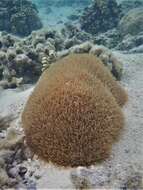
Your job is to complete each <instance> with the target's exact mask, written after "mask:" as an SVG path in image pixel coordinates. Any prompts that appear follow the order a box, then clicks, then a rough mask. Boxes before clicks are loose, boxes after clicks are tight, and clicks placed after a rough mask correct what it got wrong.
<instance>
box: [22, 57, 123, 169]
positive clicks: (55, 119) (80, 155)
mask: <svg viewBox="0 0 143 190" xmlns="http://www.w3.org/2000/svg"><path fill="white" fill-rule="evenodd" d="M71 57H72V56H71ZM71 57H69V58H65V59H63V62H64V61H65V60H67V61H68V63H69V70H68V69H67V70H66V72H61V70H62V69H61V68H62V67H63V66H65V65H64V64H62V63H61V62H60V61H58V62H57V63H54V64H53V65H52V66H51V67H50V68H49V69H47V70H45V71H44V73H43V74H42V76H41V77H40V80H39V82H38V84H37V86H36V88H35V90H34V91H33V93H32V95H31V96H30V98H29V100H28V102H27V104H26V106H25V109H24V111H23V114H22V124H23V128H24V131H25V134H26V140H27V144H28V145H29V147H30V148H31V150H32V151H33V152H34V153H35V154H37V155H38V156H39V158H41V159H43V160H45V161H47V162H52V163H54V164H55V165H58V166H65V167H76V166H90V165H92V164H95V163H97V162H100V161H103V160H105V159H106V158H108V157H109V155H110V151H111V147H112V144H113V143H114V142H115V141H116V140H117V139H118V137H119V135H120V132H121V129H122V128H123V125H124V116H123V113H122V111H121V108H120V107H119V105H118V104H117V102H116V100H115V98H114V97H113V95H112V94H111V92H110V91H109V89H108V88H106V87H105V86H104V85H103V83H102V82H101V81H100V80H99V79H98V78H97V77H96V76H94V78H93V77H92V74H91V79H92V80H94V85H92V82H91V81H90V80H91V79H90V80H89V81H85V80H88V77H89V75H90V74H89V73H88V72H87V73H86V72H85V71H84V70H82V69H81V71H80V73H79V74H78V72H75V73H74V71H75V69H73V70H71V69H72V65H73V66H74V64H72V63H70V61H71ZM83 57H84V56H83ZM73 60H74V61H76V62H77V61H79V60H78V56H77V57H75V58H74V59H73ZM61 61H62V60H61ZM91 63H92V62H91ZM73 68H74V67H73ZM81 68H82V65H81ZM85 68H86V69H87V71H88V67H87V66H86V67H85ZM63 69H64V67H63ZM55 71H56V72H55ZM71 71H73V73H74V74H73V75H72V74H71V73H72V72H71ZM78 71H79V70H78ZM103 71H104V70H103ZM105 71H106V70H105ZM54 73H55V74H54ZM104 74H106V73H103V75H104ZM85 75H86V76H85ZM68 76H69V77H68ZM76 76H77V77H76ZM84 76H85V80H84ZM80 77H81V78H82V77H83V78H82V80H79V78H80Z"/></svg>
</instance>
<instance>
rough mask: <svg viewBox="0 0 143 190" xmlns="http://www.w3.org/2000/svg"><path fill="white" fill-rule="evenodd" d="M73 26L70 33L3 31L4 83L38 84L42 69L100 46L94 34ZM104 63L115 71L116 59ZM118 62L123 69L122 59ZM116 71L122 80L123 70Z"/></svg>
mask: <svg viewBox="0 0 143 190" xmlns="http://www.w3.org/2000/svg"><path fill="white" fill-rule="evenodd" d="M70 27H72V26H68V29H66V31H69V32H67V33H66V35H65V34H61V33H59V32H56V31H55V30H48V29H42V30H39V31H36V32H32V34H31V35H29V36H28V37H25V38H23V39H20V38H18V37H15V36H13V35H10V34H7V33H2V34H1V35H0V44H1V49H0V80H1V81H0V86H1V87H3V88H16V87H18V86H19V85H21V84H25V83H34V82H36V81H37V79H38V78H39V76H40V75H41V71H44V70H45V68H47V67H49V66H50V65H51V63H53V62H55V61H56V60H58V59H60V58H61V57H63V56H67V55H68V54H71V53H89V52H90V50H91V49H92V48H93V49H94V46H96V45H94V43H93V42H92V40H90V38H91V36H90V35H87V33H85V32H81V30H77V31H76V29H77V28H76V27H75V28H73V32H72V30H70ZM70 31H71V32H70ZM62 32H63V31H62ZM96 48H97V49H98V48H100V46H96ZM103 49H105V48H104V47H103ZM107 51H109V50H108V49H107ZM104 52H105V51H104ZM99 58H100V57H99ZM104 64H105V65H106V66H108V68H109V69H110V70H111V72H112V68H113V63H112V60H110V59H107V62H106V61H105V60H104ZM117 65H118V66H119V65H120V66H119V67H121V68H122V64H121V63H119V61H118V64H117ZM119 67H118V68H119ZM116 68H117V67H116ZM116 68H115V69H114V70H116ZM112 73H113V74H114V76H115V77H116V78H117V79H120V78H121V75H122V69H121V70H117V72H116V75H115V72H112Z"/></svg>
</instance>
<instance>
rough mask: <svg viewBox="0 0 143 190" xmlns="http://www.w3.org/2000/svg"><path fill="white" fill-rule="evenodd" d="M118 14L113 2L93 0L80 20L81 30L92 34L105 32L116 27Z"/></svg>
mask: <svg viewBox="0 0 143 190" xmlns="http://www.w3.org/2000/svg"><path fill="white" fill-rule="evenodd" d="M120 12H121V10H120V7H119V6H118V5H117V3H116V1H115V0H93V3H92V4H91V6H89V7H87V8H86V9H85V11H84V12H83V15H82V16H81V18H80V23H81V28H82V29H83V30H85V31H86V32H89V33H92V34H97V33H99V32H106V31H107V30H109V29H112V28H114V27H115V26H117V24H118V22H119V19H120Z"/></svg>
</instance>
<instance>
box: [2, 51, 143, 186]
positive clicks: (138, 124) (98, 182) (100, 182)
mask: <svg viewBox="0 0 143 190" xmlns="http://www.w3.org/2000/svg"><path fill="white" fill-rule="evenodd" d="M116 55H117V56H118V58H119V59H120V60H121V61H122V62H123V64H124V71H125V72H124V76H123V79H122V85H123V86H124V87H125V88H126V89H127V91H128V94H129V101H128V103H127V105H126V106H125V108H124V113H125V117H126V126H125V130H124V134H123V136H122V138H121V140H120V141H119V142H118V143H117V144H116V145H114V147H113V151H112V155H111V159H110V160H108V161H106V162H105V163H103V164H102V165H100V166H96V167H95V166H93V167H92V168H91V169H85V168H83V171H82V170H81V173H80V174H78V173H77V170H74V171H73V174H74V175H76V176H78V177H79V178H80V177H83V176H84V177H85V178H87V179H88V181H89V183H90V184H91V187H99V188H100V187H101V186H102V187H105V188H107V187H108V188H109V187H110V188H112V189H115V188H121V187H122V186H124V184H125V183H126V181H127V179H128V178H129V177H131V176H135V175H137V174H138V175H142V176H143V54H130V55H123V54H121V53H117V52H116ZM31 91H32V88H30V89H28V90H26V91H23V92H17V90H5V91H3V92H0V113H1V114H3V115H5V114H6V113H19V112H20V111H21V109H22V108H23V105H24V103H25V101H26V99H27V98H28V96H29V94H30V93H31ZM24 164H25V165H26V166H27V167H29V171H30V170H35V173H36V172H38V173H39V175H40V176H41V177H40V179H39V180H37V187H38V188H40V189H42V188H46V189H51V188H54V189H56V188H58V189H64V188H68V189H69V188H73V185H72V182H71V180H70V173H71V170H63V169H60V170H58V169H56V168H54V167H53V166H51V165H45V164H44V165H43V163H42V162H40V161H37V160H36V159H35V160H32V161H29V162H25V163H24ZM27 175H28V173H27ZM78 177H77V181H78V180H79V178H78ZM31 178H32V177H31Z"/></svg>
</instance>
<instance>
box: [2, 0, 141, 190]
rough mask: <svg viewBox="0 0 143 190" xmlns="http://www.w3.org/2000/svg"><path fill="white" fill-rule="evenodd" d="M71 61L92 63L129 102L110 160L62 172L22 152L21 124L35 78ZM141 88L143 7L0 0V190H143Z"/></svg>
mask: <svg viewBox="0 0 143 190" xmlns="http://www.w3.org/2000/svg"><path fill="white" fill-rule="evenodd" d="M71 54H76V55H78V54H81V55H82V54H87V55H89V56H90V55H92V56H95V57H97V58H98V59H99V60H100V61H101V62H102V63H103V65H104V66H105V67H106V68H107V69H108V71H109V72H110V74H112V76H113V78H114V80H115V81H116V82H117V83H119V84H120V85H121V87H123V88H124V89H125V91H127V93H128V102H127V104H126V105H125V106H123V107H122V108H121V110H122V112H123V114H124V117H125V129H124V131H123V134H122V136H121V138H120V140H119V142H117V143H116V144H115V145H114V146H113V148H112V151H111V155H110V158H109V159H107V160H105V161H104V162H102V163H101V164H99V165H93V166H91V167H77V168H74V169H73V168H72V169H71V168H68V169H67V170H64V169H63V168H60V169H59V168H57V167H55V166H53V165H52V164H51V163H50V164H45V162H42V161H41V160H40V159H39V158H38V157H37V156H36V155H33V153H32V152H31V151H30V150H29V147H28V146H27V144H26V142H25V133H24V131H23V128H22V120H21V116H22V113H23V110H24V107H25V105H26V103H27V100H29V97H30V95H31V93H32V92H33V90H34V89H35V86H36V87H37V86H38V85H37V84H38V83H39V78H40V77H41V76H43V74H44V73H45V72H46V71H47V72H48V69H50V68H51V66H52V65H53V64H55V63H58V62H60V60H61V59H63V58H66V57H67V56H70V55H71ZM92 56H91V57H92ZM83 62H84V61H83ZM69 68H71V69H72V67H69ZM66 71H68V69H67V70H66V69H65V72H66ZM79 72H80V70H79ZM67 73H68V72H67ZM69 73H71V72H69ZM77 73H78V72H77ZM57 75H58V74H57ZM67 75H68V74H67ZM54 76H55V78H56V79H57V78H60V76H56V73H55V74H54ZM37 81H38V83H37ZM85 82H86V79H85ZM57 84H58V82H57ZM142 87H143V0H0V189H8V188H13V189H21V188H22V189H29V190H31V189H34V190H36V189H44V188H47V189H97V188H99V189H101V188H104V189H105V188H107V189H143V138H142V136H143V127H142V125H143V116H142V113H143V96H142V94H143V88H142ZM45 88H46V87H45ZM37 91H38V90H37ZM118 94H119V96H120V95H121V94H120V93H118ZM45 99H46V98H45V97H44V95H43V99H42V100H45ZM68 105H69V104H68ZM61 107H62V106H61ZM52 108H53V107H51V115H52V113H53V112H52ZM29 115H30V114H29ZM29 118H30V116H29ZM41 118H42V117H41Z"/></svg>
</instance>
